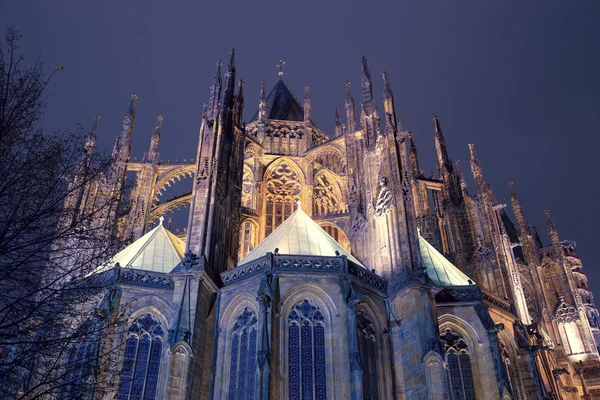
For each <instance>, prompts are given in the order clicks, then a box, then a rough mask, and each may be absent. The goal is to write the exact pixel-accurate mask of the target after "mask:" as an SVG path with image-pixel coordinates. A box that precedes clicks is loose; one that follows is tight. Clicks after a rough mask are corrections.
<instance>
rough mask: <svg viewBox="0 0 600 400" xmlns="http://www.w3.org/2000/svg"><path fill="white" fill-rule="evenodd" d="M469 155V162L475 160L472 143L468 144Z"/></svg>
mask: <svg viewBox="0 0 600 400" xmlns="http://www.w3.org/2000/svg"><path fill="white" fill-rule="evenodd" d="M469 154H470V155H471V160H477V154H476V153H475V145H474V144H473V143H469Z"/></svg>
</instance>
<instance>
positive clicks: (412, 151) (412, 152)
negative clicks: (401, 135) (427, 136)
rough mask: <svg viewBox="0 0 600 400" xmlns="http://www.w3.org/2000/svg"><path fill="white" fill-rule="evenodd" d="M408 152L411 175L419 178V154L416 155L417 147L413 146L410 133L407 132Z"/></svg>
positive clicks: (413, 142)
mask: <svg viewBox="0 0 600 400" xmlns="http://www.w3.org/2000/svg"><path fill="white" fill-rule="evenodd" d="M408 151H409V156H410V165H411V167H412V172H413V175H414V176H421V169H420V168H419V154H418V153H417V146H415V141H414V139H413V134H412V132H408Z"/></svg>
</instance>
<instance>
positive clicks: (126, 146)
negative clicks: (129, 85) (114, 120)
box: [119, 93, 138, 161]
mask: <svg viewBox="0 0 600 400" xmlns="http://www.w3.org/2000/svg"><path fill="white" fill-rule="evenodd" d="M137 98H138V97H137V94H135V93H133V94H132V95H131V100H130V101H129V107H127V113H125V117H123V126H122V128H121V136H120V140H119V146H120V151H121V157H122V158H121V160H122V161H128V160H129V156H130V153H131V131H132V130H133V124H134V122H135V106H136V103H137Z"/></svg>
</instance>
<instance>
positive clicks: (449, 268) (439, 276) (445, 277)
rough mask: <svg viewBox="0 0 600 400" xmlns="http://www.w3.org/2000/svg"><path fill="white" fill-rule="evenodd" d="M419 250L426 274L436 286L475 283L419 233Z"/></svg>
mask: <svg viewBox="0 0 600 400" xmlns="http://www.w3.org/2000/svg"><path fill="white" fill-rule="evenodd" d="M419 250H420V253H421V259H422V260H423V265H424V266H425V268H426V270H427V275H428V276H429V279H431V280H432V281H433V283H435V284H436V285H437V286H468V285H474V284H475V282H473V280H472V279H470V278H469V277H468V276H467V275H465V274H464V273H463V272H462V271H461V270H459V269H458V268H457V267H456V266H454V264H452V263H451V262H450V261H448V259H446V257H444V256H443V255H442V254H441V253H440V252H439V251H437V250H436V249H435V247H433V246H432V245H430V244H429V243H428V242H427V240H425V239H423V237H422V236H421V235H419Z"/></svg>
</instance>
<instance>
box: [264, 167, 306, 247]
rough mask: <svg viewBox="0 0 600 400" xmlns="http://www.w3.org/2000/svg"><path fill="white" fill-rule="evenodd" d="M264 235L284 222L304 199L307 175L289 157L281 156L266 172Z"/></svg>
mask: <svg viewBox="0 0 600 400" xmlns="http://www.w3.org/2000/svg"><path fill="white" fill-rule="evenodd" d="M263 180H264V182H265V186H264V193H265V197H264V198H265V204H264V213H263V215H264V218H265V219H264V221H265V224H264V227H265V234H264V237H266V236H268V235H269V234H271V232H273V231H274V230H275V229H276V228H277V227H279V225H281V224H282V223H283V221H285V220H286V219H287V218H288V217H289V216H290V215H292V213H293V212H294V209H295V203H296V202H298V201H300V200H301V199H302V192H303V187H304V182H305V175H304V172H303V171H302V169H301V168H300V167H299V166H298V164H296V163H295V162H294V161H293V160H292V159H291V158H289V157H280V158H278V159H276V160H275V161H273V162H272V163H271V164H269V166H268V167H267V168H266V171H265V174H264V179H263Z"/></svg>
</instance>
